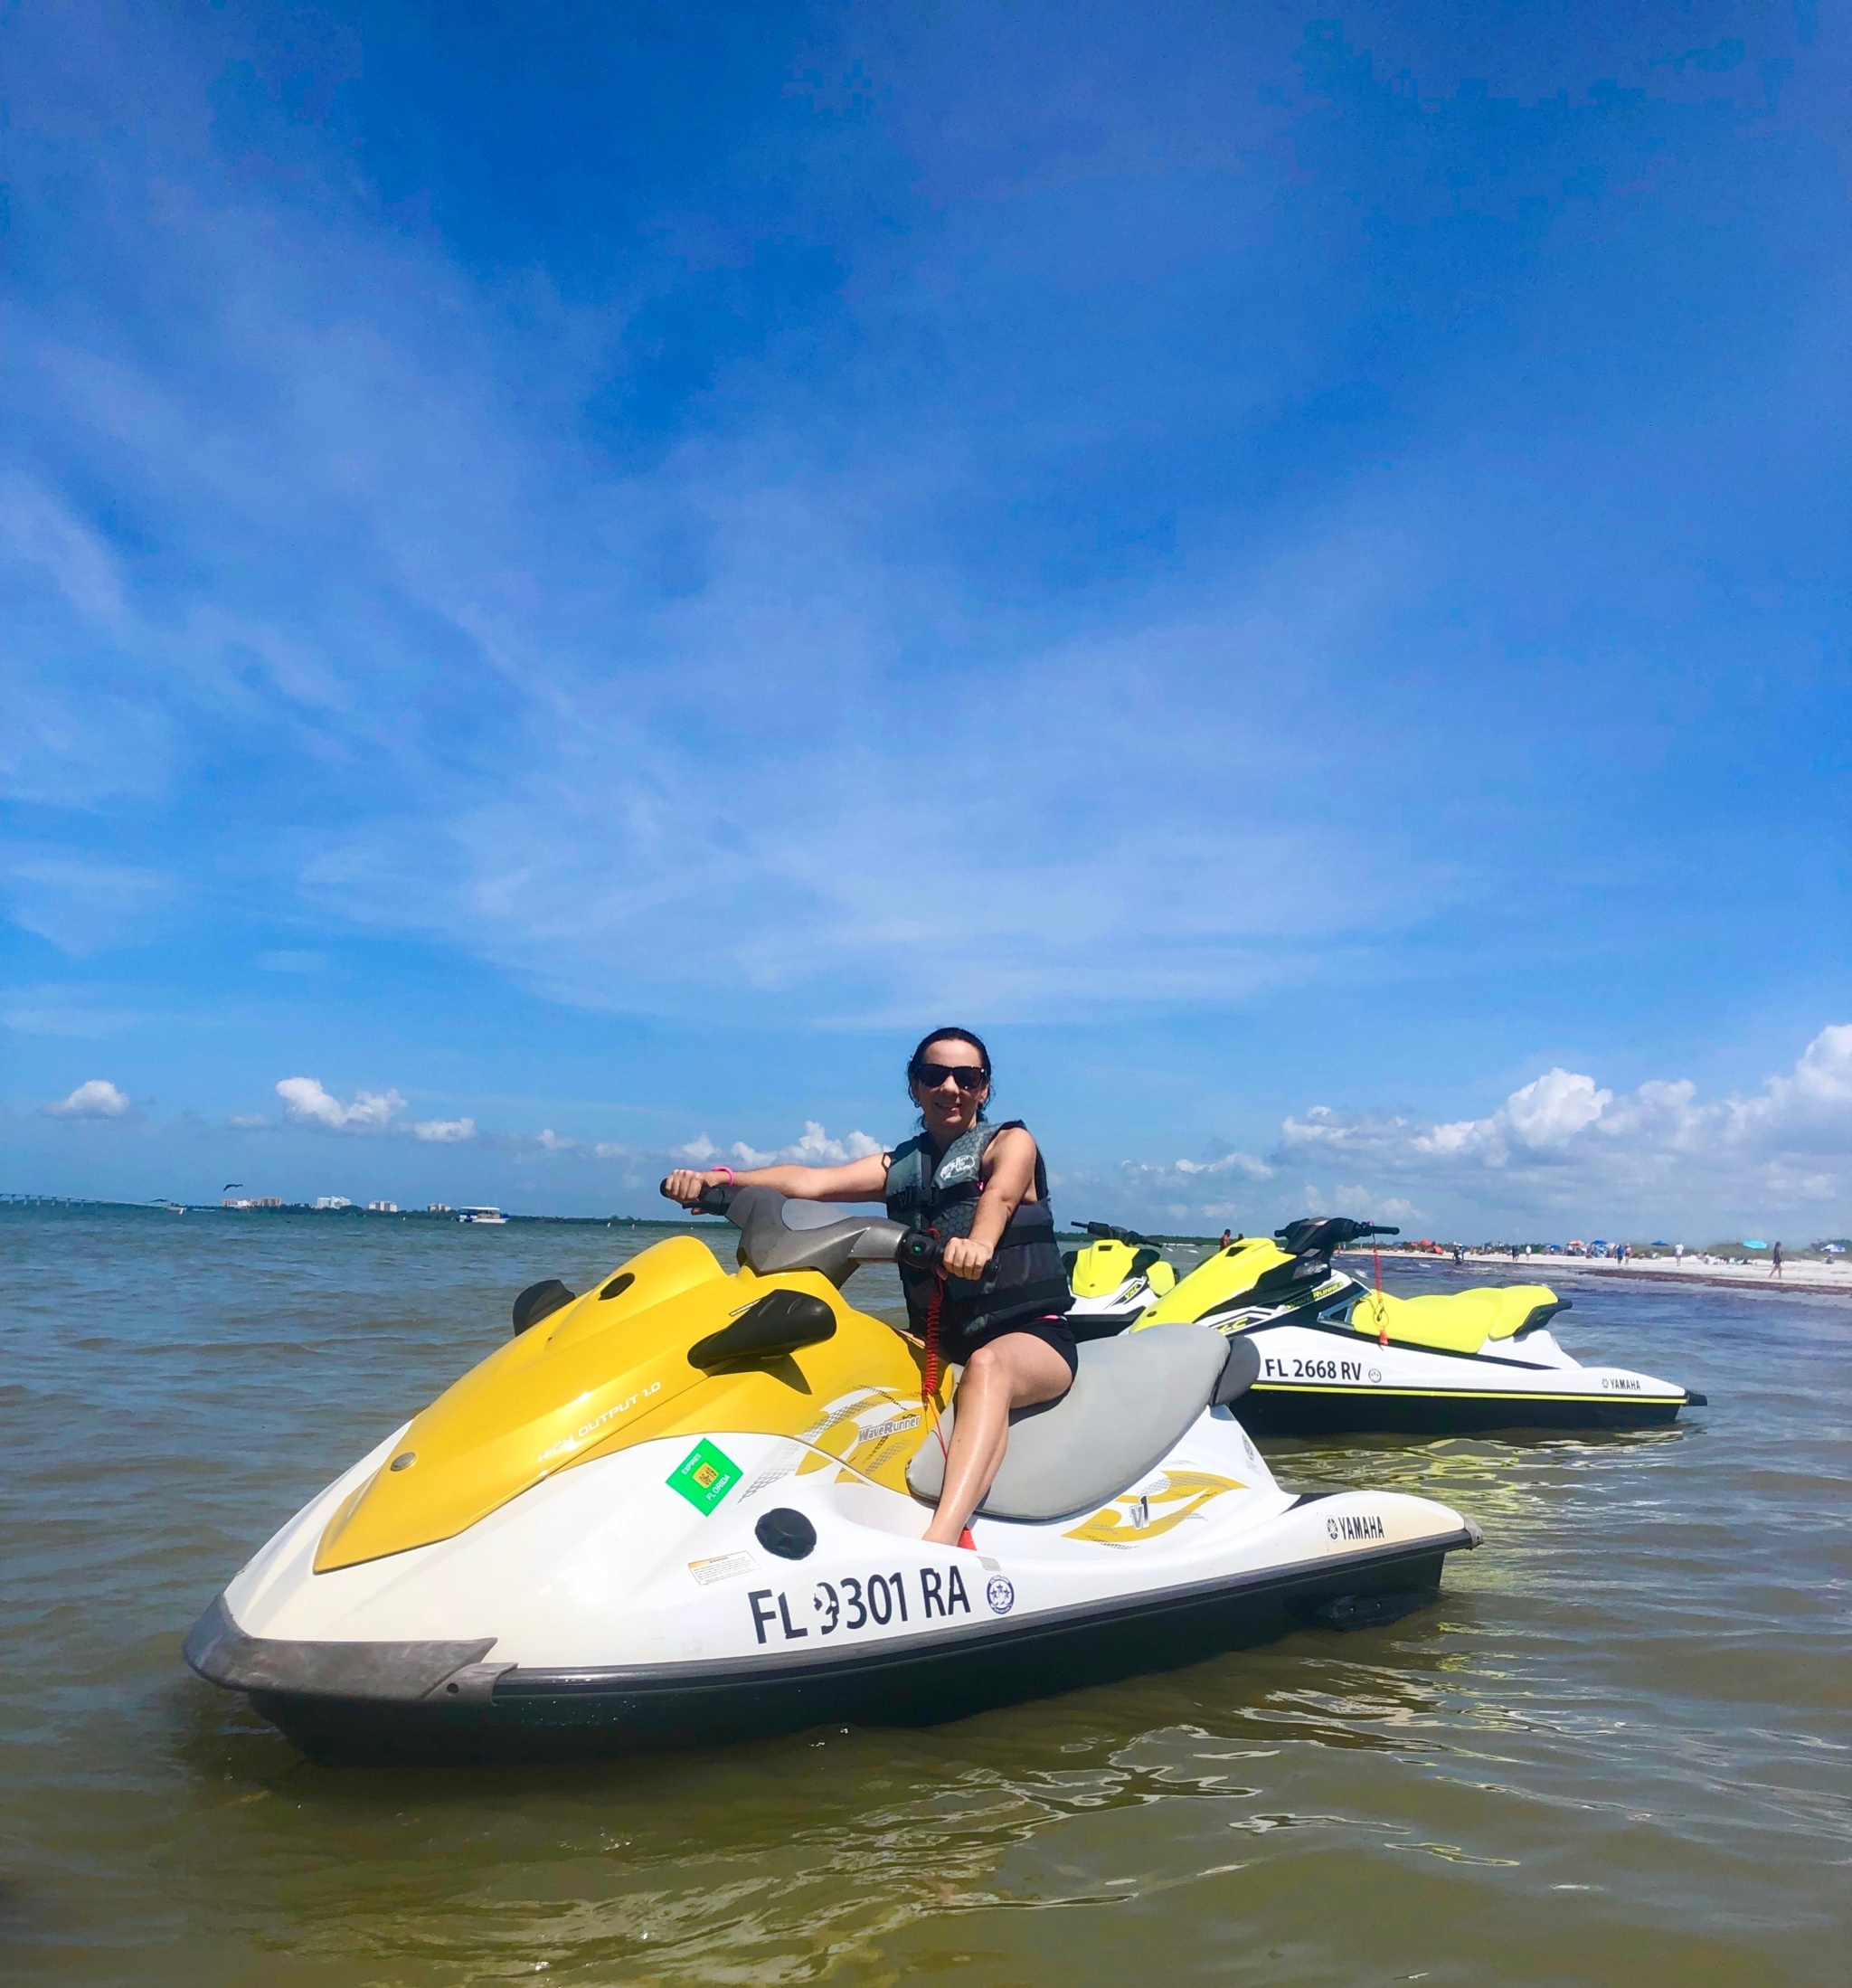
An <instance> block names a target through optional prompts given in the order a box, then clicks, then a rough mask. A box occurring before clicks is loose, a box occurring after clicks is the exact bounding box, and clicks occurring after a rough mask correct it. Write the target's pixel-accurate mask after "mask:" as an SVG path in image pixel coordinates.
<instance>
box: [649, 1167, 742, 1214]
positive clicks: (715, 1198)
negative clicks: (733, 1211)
mask: <svg viewBox="0 0 1852 1988" xmlns="http://www.w3.org/2000/svg"><path fill="white" fill-rule="evenodd" d="M656 1191H657V1193H658V1194H659V1195H661V1196H662V1198H663V1199H664V1200H665V1201H673V1200H674V1199H675V1196H674V1195H672V1194H671V1193H670V1192H669V1183H668V1176H667V1175H666V1174H665V1175H664V1176H663V1178H662V1179H660V1180H659V1181H657V1187H656ZM732 1198H733V1190H732V1188H729V1187H724V1186H722V1185H721V1184H720V1183H719V1182H716V1183H715V1184H714V1185H713V1187H711V1188H702V1190H701V1192H700V1193H699V1194H698V1195H696V1196H695V1201H694V1211H695V1214H696V1215H724V1214H725V1213H726V1212H727V1208H728V1207H729V1206H730V1205H731V1203H732Z"/></svg>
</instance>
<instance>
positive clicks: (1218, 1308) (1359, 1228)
mask: <svg viewBox="0 0 1852 1988" xmlns="http://www.w3.org/2000/svg"><path fill="white" fill-rule="evenodd" d="M1396 1233H1397V1232H1396V1230H1394V1228H1384V1227H1381V1226H1376V1225H1375V1224H1372V1223H1368V1222H1356V1221H1352V1220H1350V1219H1349V1218H1348V1217H1347V1216H1307V1217H1305V1218H1304V1219H1302V1220H1300V1221H1297V1222H1292V1223H1290V1224H1289V1225H1288V1226H1286V1227H1285V1228H1283V1229H1278V1230H1276V1231H1275V1232H1274V1238H1273V1240H1272V1241H1271V1242H1268V1241H1266V1240H1265V1239H1264V1238H1263V1237H1261V1236H1257V1235H1254V1236H1248V1237H1245V1238H1243V1240H1242V1241H1241V1242H1238V1243H1232V1244H1230V1245H1229V1246H1228V1247H1227V1248H1226V1249H1220V1250H1217V1251H1216V1252H1215V1254H1214V1255H1213V1256H1211V1257H1210V1258H1209V1259H1208V1261H1207V1262H1206V1263H1204V1264H1199V1265H1198V1266H1197V1268H1196V1269H1195V1270H1193V1271H1192V1272H1191V1273H1189V1275H1188V1276H1186V1277H1183V1278H1180V1279H1179V1280H1178V1281H1177V1283H1176V1285H1175V1286H1174V1287H1173V1288H1172V1290H1171V1291H1170V1292H1168V1294H1167V1295H1166V1296H1165V1297H1163V1298H1160V1299H1159V1300H1158V1302H1156V1303H1155V1304H1153V1305H1152V1306H1150V1307H1149V1309H1148V1310H1147V1311H1145V1312H1144V1313H1143V1314H1142V1315H1141V1316H1140V1318H1139V1320H1138V1321H1137V1323H1136V1324H1135V1325H1134V1326H1133V1327H1132V1328H1131V1330H1133V1331H1135V1332H1138V1331H1147V1330H1153V1329H1155V1328H1158V1327H1161V1326H1168V1325H1177V1324H1185V1323H1187V1324H1192V1325H1212V1326H1214V1328H1215V1330H1217V1331H1219V1332H1225V1333H1227V1334H1229V1335H1230V1336H1231V1337H1233V1338H1237V1339H1243V1340H1247V1341H1248V1342H1249V1343H1250V1344H1251V1345H1252V1347H1253V1349H1254V1352H1255V1355H1256V1357H1257V1359H1258V1362H1259V1367H1258V1371H1257V1372H1256V1375H1255V1377H1254V1379H1253V1381H1252V1384H1251V1386H1250V1387H1249V1388H1248V1391H1247V1394H1246V1396H1245V1397H1244V1398H1243V1403H1242V1408H1241V1419H1242V1421H1243V1423H1244V1424H1245V1425H1247V1426H1248V1427H1249V1428H1250V1429H1252V1430H1254V1431H1255V1432H1257V1433H1261V1432H1265V1433H1269V1434H1293V1435H1306V1434H1325V1433H1336V1432H1341V1431H1353V1430H1365V1429H1382V1430H1392V1431H1403V1432H1406V1433H1409V1434H1456V1435H1457V1434H1469V1433H1470V1432H1473V1431H1482V1430H1489V1429H1512V1428H1551V1429H1632V1428H1642V1427H1648V1426H1650V1425H1653V1424H1656V1423H1668V1422H1671V1421H1674V1420H1675V1419H1676V1418H1677V1414H1678V1411H1679V1410H1680V1409H1681V1408H1685V1407H1702V1406H1704V1405H1705V1397H1704V1396H1702V1395H1698V1394H1692V1393H1690V1392H1689V1391H1688V1390H1687V1389H1686V1388H1683V1387H1679V1386H1678V1385H1677V1382H1675V1381H1668V1380H1655V1379H1654V1378H1653V1377H1652V1376H1651V1375H1649V1374H1637V1373H1634V1372H1632V1371H1631V1370H1630V1368H1624V1367H1583V1365H1582V1364H1581V1363H1580V1362H1579V1361H1577V1360H1575V1359H1573V1358H1571V1356H1570V1355H1569V1354H1568V1353H1566V1352H1564V1349H1562V1347H1561V1346H1559V1345H1558V1344H1557V1343H1556V1340H1555V1338H1554V1335H1553V1334H1552V1333H1551V1331H1550V1330H1549V1327H1550V1323H1551V1321H1552V1320H1554V1318H1555V1317H1556V1315H1557V1314H1558V1313H1559V1312H1563V1311H1568V1310H1569V1301H1568V1300H1567V1299H1566V1298H1559V1297H1558V1296H1557V1295H1556V1293H1555V1292H1554V1291H1552V1290H1551V1289H1550V1288H1549V1287H1548V1286H1547V1285H1545V1284H1494V1285H1488V1286H1486V1287H1484V1288H1482V1289H1479V1290H1474V1291H1460V1292H1451V1293H1446V1294H1440V1295H1435V1296H1431V1297H1419V1298H1400V1297H1396V1296H1395V1295H1394V1293H1392V1292H1387V1291H1380V1290H1374V1291H1373V1290H1371V1289H1370V1288H1369V1287H1368V1286H1367V1285H1365V1283H1362V1282H1361V1281H1360V1280H1359V1279H1357V1278H1356V1277H1354V1276H1352V1275H1351V1274H1350V1273H1349V1272H1348V1271H1346V1270H1339V1269H1337V1268H1336V1267H1334V1265H1333V1264H1332V1262H1331V1255H1332V1252H1333V1251H1334V1250H1337V1249H1339V1248H1342V1247H1343V1246H1344V1245H1346V1244H1347V1243H1356V1242H1362V1241H1365V1240H1366V1239H1367V1238H1369V1237H1371V1236H1374V1235H1395V1234H1396Z"/></svg>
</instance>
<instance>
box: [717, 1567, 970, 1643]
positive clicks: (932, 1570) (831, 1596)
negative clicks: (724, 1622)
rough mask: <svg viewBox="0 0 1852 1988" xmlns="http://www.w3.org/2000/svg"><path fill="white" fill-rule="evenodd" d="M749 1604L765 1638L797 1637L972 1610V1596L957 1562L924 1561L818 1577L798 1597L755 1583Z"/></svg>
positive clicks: (755, 1630) (755, 1624) (757, 1628)
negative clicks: (909, 1567)
mask: <svg viewBox="0 0 1852 1988" xmlns="http://www.w3.org/2000/svg"><path fill="white" fill-rule="evenodd" d="M992 1585H993V1586H995V1585H996V1584H995V1583H993V1584H992ZM746 1605H747V1607H748V1608H749V1609H751V1612H752V1633H753V1634H754V1635H755V1636H756V1637H757V1638H758V1639H759V1641H760V1642H798V1641H799V1640H800V1639H803V1638H808V1637H809V1636H811V1635H813V1634H815V1635H817V1636H836V1635H850V1636H852V1635H854V1634H855V1633H856V1631H857V1630H862V1629H885V1628H886V1627H887V1626H888V1624H890V1623H913V1622H937V1621H938V1620H939V1619H940V1617H941V1616H943V1617H946V1618H947V1619H950V1618H952V1617H955V1616H959V1615H966V1616H968V1615H969V1614H970V1613H971V1597H970V1595H969V1591H968V1590H967V1589H966V1586H965V1578H964V1576H963V1575H962V1574H961V1573H960V1572H959V1569H958V1568H957V1567H915V1568H914V1569H913V1571H912V1575H911V1576H908V1575H905V1574H902V1573H898V1572H896V1573H893V1574H864V1575H859V1576H858V1575H854V1574H850V1575H846V1576H843V1578H842V1579H840V1580H836V1581H818V1582H817V1585H816V1586H815V1587H814V1588H812V1590H811V1591H810V1593H809V1595H805V1593H804V1592H803V1590H802V1589H801V1588H800V1589H798V1593H797V1595H796V1597H795V1598H793V1596H792V1595H789V1593H788V1592H787V1591H786V1590H784V1589H783V1588H775V1587H755V1588H754V1589H753V1590H752V1592H751V1594H750V1595H747V1597H746ZM995 1606H996V1605H995V1603H993V1604H992V1607H993V1608H995Z"/></svg>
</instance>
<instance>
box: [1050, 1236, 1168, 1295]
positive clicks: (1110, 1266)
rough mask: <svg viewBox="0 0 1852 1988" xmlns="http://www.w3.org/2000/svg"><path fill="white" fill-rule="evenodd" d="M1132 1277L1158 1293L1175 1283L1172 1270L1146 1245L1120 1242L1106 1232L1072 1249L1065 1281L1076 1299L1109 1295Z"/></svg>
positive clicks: (1154, 1250)
mask: <svg viewBox="0 0 1852 1988" xmlns="http://www.w3.org/2000/svg"><path fill="white" fill-rule="evenodd" d="M1140 1259H1142V1261H1140ZM1133 1277H1143V1278H1144V1279H1145V1281H1146V1283H1148V1284H1149V1285H1150V1287H1151V1289H1152V1290H1153V1291H1154V1292H1157V1293H1158V1295H1159V1296H1162V1295H1163V1294H1164V1293H1165V1292H1167V1291H1169V1290H1170V1288H1171V1286H1172V1285H1173V1284H1175V1283H1176V1271H1174V1270H1173V1269H1172V1268H1171V1267H1170V1265H1169V1264H1167V1263H1166V1262H1165V1261H1164V1259H1163V1257H1162V1256H1161V1255H1159V1254H1158V1251H1157V1250H1156V1249H1155V1248H1154V1247H1153V1246H1152V1245H1150V1244H1148V1243H1122V1242H1120V1240H1119V1238H1118V1237H1117V1236H1110V1235H1109V1236H1102V1237H1101V1239H1100V1240H1099V1241H1098V1242H1093V1243H1089V1244H1088V1245H1087V1246H1086V1247H1085V1248H1084V1249H1079V1250H1076V1251H1075V1252H1074V1260H1073V1263H1072V1265H1071V1266H1070V1268H1069V1271H1068V1280H1067V1281H1068V1288H1069V1290H1071V1291H1072V1292H1073V1294H1074V1296H1075V1297H1077V1298H1110V1296H1111V1295H1112V1293H1113V1292H1115V1291H1117V1290H1118V1289H1119V1288H1120V1285H1121V1284H1123V1283H1126V1282H1127V1281H1128V1280H1129V1279H1130V1278H1133Z"/></svg>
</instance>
